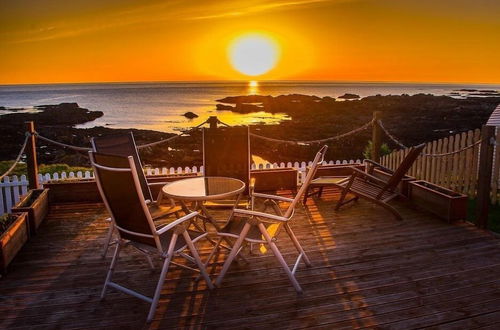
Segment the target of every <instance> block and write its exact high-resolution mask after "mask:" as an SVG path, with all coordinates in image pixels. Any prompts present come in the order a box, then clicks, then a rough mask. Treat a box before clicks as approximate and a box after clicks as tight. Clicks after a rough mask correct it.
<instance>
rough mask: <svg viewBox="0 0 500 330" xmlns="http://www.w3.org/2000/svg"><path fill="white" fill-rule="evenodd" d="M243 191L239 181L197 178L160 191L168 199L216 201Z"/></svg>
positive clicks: (243, 188) (179, 182)
mask: <svg viewBox="0 0 500 330" xmlns="http://www.w3.org/2000/svg"><path fill="white" fill-rule="evenodd" d="M243 190H245V183H244V182H243V181H241V180H238V179H234V178H226V177H199V178H189V179H183V180H179V181H174V182H171V183H168V184H166V185H165V186H164V187H163V188H162V191H163V193H164V194H165V195H167V196H168V197H171V198H174V199H176V198H177V199H183V200H204V201H206V200H216V199H223V198H226V197H231V196H234V195H237V194H239V193H241V192H242V191H243Z"/></svg>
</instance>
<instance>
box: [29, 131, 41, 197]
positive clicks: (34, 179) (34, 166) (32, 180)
mask: <svg viewBox="0 0 500 330" xmlns="http://www.w3.org/2000/svg"><path fill="white" fill-rule="evenodd" d="M26 130H27V132H28V133H30V134H31V136H30V137H29V138H28V144H27V145H26V163H27V171H28V181H29V188H30V189H39V188H40V183H39V182H38V162H37V159H36V138H35V135H34V134H33V133H35V123H34V122H32V121H28V122H26Z"/></svg>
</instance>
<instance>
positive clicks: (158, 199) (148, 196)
mask: <svg viewBox="0 0 500 330" xmlns="http://www.w3.org/2000/svg"><path fill="white" fill-rule="evenodd" d="M128 134H129V136H127V137H128V138H129V142H130V147H131V148H133V149H134V150H135V152H132V150H131V153H133V154H132V155H122V156H132V157H133V159H134V165H135V164H137V163H141V158H140V156H139V152H138V150H137V145H136V143H135V138H134V134H133V133H132V132H129V133H128ZM119 136H120V137H123V136H124V135H119ZM101 138H106V136H105V137H101ZM98 139H99V138H98ZM90 144H91V145H92V151H94V152H103V153H107V154H115V152H113V150H110V148H109V147H108V148H104V150H101V149H103V148H102V147H100V146H99V143H96V138H95V137H93V138H91V139H90ZM116 154H117V155H119V152H116ZM135 158H136V159H135ZM135 169H136V170H141V171H142V168H140V169H139V168H137V165H136V166H135ZM139 173H140V174H139ZM137 175H138V178H139V182H141V180H143V181H144V182H145V183H144V187H143V185H141V186H140V188H141V190H142V193H143V195H144V198H145V202H146V204H150V203H161V201H162V198H163V194H162V191H161V190H160V193H159V194H158V196H157V197H156V200H155V201H153V200H152V199H153V194H152V193H151V189H150V187H153V186H164V185H165V184H167V183H168V182H154V183H149V182H147V179H146V176H145V175H144V173H143V172H137ZM139 175H141V176H139ZM170 203H171V205H172V206H175V202H174V201H173V200H172V199H170ZM175 214H176V216H178V213H177V212H175ZM106 220H107V221H109V223H110V224H109V229H108V232H107V234H106V239H105V241H104V248H103V251H102V254H101V257H102V258H105V257H106V255H107V254H108V249H109V247H110V246H111V245H114V244H116V243H117V242H118V241H117V240H114V241H112V239H113V233H114V232H115V230H116V228H115V227H114V225H113V222H112V221H111V218H108V219H106ZM148 262H149V263H150V265H151V268H153V264H152V262H151V259H150V258H149V257H148Z"/></svg>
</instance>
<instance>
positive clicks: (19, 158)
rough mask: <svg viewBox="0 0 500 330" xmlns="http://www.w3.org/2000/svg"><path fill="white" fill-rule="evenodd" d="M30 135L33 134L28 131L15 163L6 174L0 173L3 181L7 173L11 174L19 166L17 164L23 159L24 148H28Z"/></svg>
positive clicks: (0, 179)
mask: <svg viewBox="0 0 500 330" xmlns="http://www.w3.org/2000/svg"><path fill="white" fill-rule="evenodd" d="M30 137H31V134H29V133H26V137H25V138H24V142H23V145H22V147H21V150H19V154H18V155H17V157H16V159H15V160H14V164H12V165H11V166H10V167H9V169H8V170H7V171H6V172H5V173H4V174H2V175H0V181H2V180H3V178H5V177H6V176H7V175H9V174H10V172H12V171H13V170H14V168H15V167H16V166H17V164H18V163H19V161H20V160H21V157H22V155H23V153H24V149H26V145H27V144H28V140H29V138H30Z"/></svg>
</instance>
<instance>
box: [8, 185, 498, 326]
mask: <svg viewBox="0 0 500 330" xmlns="http://www.w3.org/2000/svg"><path fill="white" fill-rule="evenodd" d="M283 195H285V196H286V195H289V193H288V192H284V193H283ZM337 198H338V194H337V193H336V192H335V191H328V192H326V194H325V195H324V197H323V198H322V199H312V198H311V199H309V200H308V203H307V207H306V208H300V209H299V210H298V212H297V216H296V218H295V220H294V222H293V223H292V228H293V230H294V232H295V233H296V235H297V236H298V237H299V240H300V241H301V242H302V244H303V246H304V248H305V250H306V251H307V252H308V255H309V256H310V258H311V259H312V262H313V267H312V268H305V267H304V266H301V267H300V268H299V270H298V271H297V278H298V281H299V283H301V285H302V287H303V289H304V294H303V295H302V296H297V294H296V293H295V291H294V290H293V287H292V286H291V285H290V283H289V282H288V279H287V278H286V276H285V274H284V273H283V271H282V269H281V268H280V267H279V265H278V263H277V261H276V259H275V258H274V257H273V256H272V255H265V256H249V257H248V260H249V261H250V264H248V265H247V264H245V263H241V264H240V265H236V264H235V265H233V266H232V267H231V268H230V270H229V272H228V274H227V276H226V278H225V279H224V281H223V283H222V287H221V288H219V289H216V290H215V291H212V292H209V291H207V290H205V289H204V288H205V284H204V282H203V281H201V282H200V283H199V284H198V285H196V284H194V283H193V282H192V278H193V277H194V275H193V274H191V273H189V272H187V271H183V270H182V271H174V272H172V273H170V274H169V276H168V277H167V282H166V283H165V286H164V288H163V291H162V298H161V303H160V307H159V309H158V311H157V313H156V315H155V321H154V322H153V323H152V324H150V325H145V323H144V320H145V317H146V313H147V310H148V306H147V304H145V303H143V302H141V301H140V300H138V299H136V298H133V297H129V296H126V295H123V294H121V293H117V292H113V291H112V290H110V291H109V293H108V296H107V298H106V301H104V302H99V299H98V295H99V292H100V289H101V287H102V283H103V281H104V276H105V272H106V268H107V265H108V263H109V260H110V256H111V252H110V253H109V255H108V257H107V258H106V259H105V260H103V259H101V258H100V257H99V253H100V251H101V249H102V243H103V241H104V236H105V234H106V231H107V223H106V222H105V221H104V219H105V218H106V216H107V215H106V212H105V211H104V210H103V207H102V205H99V204H67V205H55V206H53V207H52V208H51V211H50V213H49V218H48V220H47V222H46V223H44V224H43V225H42V227H40V234H39V235H37V236H36V237H34V238H33V239H32V240H31V241H30V242H29V243H28V245H27V246H26V247H25V248H24V249H23V251H22V252H21V254H20V255H19V256H18V258H16V260H15V261H14V263H13V265H12V266H13V267H12V268H11V270H10V273H9V274H8V275H7V276H6V277H5V278H2V279H0V305H1V306H3V307H0V327H7V328H26V327H30V328H47V327H64V328H86V329H88V328H92V327H97V328H103V327H108V328H113V327H125V328H127V327H128V328H138V327H139V328H140V327H151V328H167V327H172V328H175V327H178V326H181V327H208V328H214V327H217V328H221V327H222V328H223V327H234V326H243V325H246V326H250V325H255V326H257V325H258V326H260V327H265V328H270V327H273V328H285V327H287V326H288V327H307V326H314V327H318V328H342V327H347V328H351V327H354V326H356V327H361V326H377V325H378V326H380V327H381V328H386V327H387V328H405V329H406V328H414V327H418V326H422V325H428V326H433V325H439V326H446V325H449V328H454V327H455V328H456V327H460V326H461V325H462V326H465V327H468V326H469V325H470V326H471V327H473V326H489V325H492V324H494V323H496V322H500V315H499V314H500V301H499V299H500V297H499V295H500V283H499V280H498V274H500V253H498V252H500V240H498V239H495V238H493V237H492V236H490V235H488V234H487V233H485V232H483V231H481V230H479V229H477V228H475V227H474V226H472V225H470V224H466V223H459V224H454V225H449V224H446V223H444V222H441V221H440V220H438V219H435V218H434V217H433V216H432V215H429V214H426V213H423V212H420V211H418V210H415V209H411V208H408V207H407V205H405V204H396V207H397V209H398V211H400V212H401V214H402V215H403V217H404V218H405V221H403V222H397V221H395V220H394V219H393V218H392V216H391V215H390V214H389V213H388V212H386V211H385V210H383V209H381V208H380V207H378V206H373V205H371V204H369V203H366V202H363V201H361V202H357V203H353V204H352V205H349V206H346V207H344V208H343V209H341V210H340V211H339V212H334V211H333V203H334V202H335V200H336V199H337ZM219 212H220V211H216V212H215V213H214V214H215V215H216V216H221V214H220V213H219ZM221 218H222V217H221ZM278 245H279V247H280V249H281V250H282V251H283V252H284V254H285V258H286V259H287V260H289V261H290V263H291V262H292V260H293V258H294V257H295V256H296V251H295V249H294V247H293V245H292V244H291V243H290V242H289V241H287V239H286V235H283V236H282V238H281V239H280V241H279V243H278ZM209 251H210V248H209V246H208V245H204V246H203V247H202V248H201V255H202V257H203V256H207V255H208V253H209ZM224 257H225V255H222V256H220V257H219V259H218V261H219V262H218V263H216V264H215V265H214V266H213V267H211V269H210V270H211V271H212V272H213V273H214V274H213V275H214V276H215V275H217V273H218V272H219V271H220V268H221V266H222V262H223V261H224ZM157 268H158V267H157ZM116 274H117V279H123V280H125V283H126V284H127V285H129V286H131V287H133V288H138V289H139V290H140V291H142V292H144V293H147V294H151V293H152V291H153V289H154V284H155V281H156V278H157V276H158V269H157V270H156V272H154V273H153V274H152V273H151V272H150V271H149V270H148V269H147V263H146V260H145V259H144V257H142V256H140V255H138V254H133V253H124V254H123V259H122V260H121V267H120V266H119V268H118V270H117V273H116ZM149 279H150V280H149ZM462 304H463V305H466V306H467V308H468V309H465V310H464V309H463V308H462ZM6 306H8V307H6Z"/></svg>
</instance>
